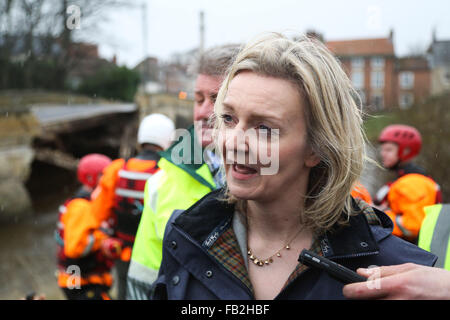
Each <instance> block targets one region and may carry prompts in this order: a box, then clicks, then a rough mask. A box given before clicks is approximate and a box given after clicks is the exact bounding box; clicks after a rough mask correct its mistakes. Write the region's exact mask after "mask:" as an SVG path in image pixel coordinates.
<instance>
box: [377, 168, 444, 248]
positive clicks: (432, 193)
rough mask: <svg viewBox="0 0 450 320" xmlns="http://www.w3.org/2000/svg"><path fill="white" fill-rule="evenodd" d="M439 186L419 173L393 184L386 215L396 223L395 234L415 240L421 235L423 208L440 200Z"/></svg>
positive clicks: (411, 174)
mask: <svg viewBox="0 0 450 320" xmlns="http://www.w3.org/2000/svg"><path fill="white" fill-rule="evenodd" d="M439 192H440V187H439V185H438V184H437V183H436V182H435V181H434V180H433V179H431V178H429V177H427V176H424V175H422V174H418V173H410V174H406V175H404V176H402V177H400V178H399V179H397V180H396V181H395V182H393V183H392V184H391V185H390V187H389V191H388V195H387V200H388V204H389V208H390V210H387V211H386V213H387V214H388V215H389V217H390V218H391V220H392V222H393V223H394V230H393V234H394V235H396V236H399V237H402V238H406V239H410V240H413V239H415V238H417V236H418V234H419V230H420V227H421V225H422V221H423V219H424V217H425V212H424V210H423V208H424V207H425V206H429V205H433V204H435V203H437V202H438V201H439V200H438V199H439V196H438V195H439Z"/></svg>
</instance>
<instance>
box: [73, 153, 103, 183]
mask: <svg viewBox="0 0 450 320" xmlns="http://www.w3.org/2000/svg"><path fill="white" fill-rule="evenodd" d="M110 163H111V159H110V158H108V157H107V156H105V155H103V154H99V153H92V154H88V155H86V156H84V157H82V158H81V160H80V162H79V163H78V172H77V173H78V180H79V181H80V182H81V183H82V184H84V185H87V186H89V187H91V188H95V187H96V186H97V183H98V178H99V176H100V174H101V173H102V172H103V169H104V168H105V167H106V166H107V165H109V164H110Z"/></svg>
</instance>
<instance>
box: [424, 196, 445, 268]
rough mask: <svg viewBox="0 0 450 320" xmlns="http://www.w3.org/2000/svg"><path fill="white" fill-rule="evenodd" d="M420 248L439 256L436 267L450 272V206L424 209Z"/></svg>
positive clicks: (440, 205) (435, 206) (439, 205)
mask: <svg viewBox="0 0 450 320" xmlns="http://www.w3.org/2000/svg"><path fill="white" fill-rule="evenodd" d="M424 211H425V213H426V217H425V219H424V221H423V223H422V227H421V229H420V235H419V243H418V245H419V247H421V248H422V249H424V250H427V251H430V252H431V253H433V254H435V255H437V256H438V260H437V262H436V265H435V266H436V267H440V268H445V269H447V270H450V204H445V205H442V204H438V205H433V206H428V207H425V208H424Z"/></svg>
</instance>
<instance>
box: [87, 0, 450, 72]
mask: <svg viewBox="0 0 450 320" xmlns="http://www.w3.org/2000/svg"><path fill="white" fill-rule="evenodd" d="M143 1H144V0H134V1H130V2H134V3H142V2H143ZM146 3H147V17H148V20H147V25H148V54H149V55H152V56H157V57H158V58H160V59H167V58H168V57H169V56H170V55H171V54H172V53H174V52H183V51H187V50H189V49H192V48H194V47H196V46H198V44H199V39H200V37H199V12H200V10H203V11H204V12H205V28H206V30H205V46H206V47H208V46H211V45H217V44H223V43H228V42H244V41H246V40H249V39H251V38H252V37H254V36H256V35H258V34H260V33H262V32H264V31H282V32H288V33H293V32H295V31H296V32H304V31H306V30H307V29H315V30H318V31H319V32H321V33H323V35H324V36H325V39H326V40H339V39H358V38H374V37H387V36H388V34H389V30H390V29H391V28H392V29H394V46H395V50H396V53H397V54H398V55H405V54H407V53H408V52H410V50H411V48H412V47H422V48H426V47H427V46H428V44H429V43H430V41H431V33H432V30H433V28H436V35H437V38H438V39H450V1H446V0H440V1H439V0H426V1H423V0H409V1H408V0H395V1H393V0H391V1H388V0H345V1H344V0H335V1H333V0H315V1H314V0H309V1H305V0H274V1H268V0H221V1H217V0H209V1H207V0H189V1H186V0H147V1H146ZM109 17H110V19H109V20H108V21H107V22H105V23H103V25H102V29H101V32H100V33H101V35H100V36H99V37H98V39H95V37H91V38H93V39H92V40H93V41H96V42H99V45H100V54H101V55H102V56H104V57H106V58H110V57H112V55H113V54H114V53H115V54H116V55H117V58H118V62H119V64H126V65H127V66H129V67H134V66H135V65H136V64H137V63H138V62H139V61H140V60H142V58H143V56H144V48H143V41H142V35H143V33H142V12H141V10H140V9H137V8H128V9H126V10H116V11H114V12H112V13H111V14H110V15H109ZM81 23H82V22H81Z"/></svg>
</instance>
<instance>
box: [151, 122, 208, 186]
mask: <svg viewBox="0 0 450 320" xmlns="http://www.w3.org/2000/svg"><path fill="white" fill-rule="evenodd" d="M197 140H198V139H197V137H196V133H195V130H194V125H192V126H190V127H189V128H188V130H187V132H186V134H184V135H181V136H180V137H179V138H178V140H177V141H176V142H174V143H173V144H172V145H171V146H170V147H169V148H168V149H166V150H164V151H161V152H160V153H159V154H160V156H161V157H162V158H164V159H166V160H167V161H169V162H170V163H172V164H174V165H175V166H177V167H179V168H180V169H182V170H184V171H186V172H187V173H188V174H189V175H191V176H192V177H193V178H194V179H196V180H197V181H199V182H200V183H202V184H204V185H205V186H207V187H208V188H210V189H211V190H214V189H215V187H214V186H213V185H212V184H211V183H209V182H208V181H207V180H206V179H205V178H204V177H202V176H201V175H200V174H198V171H197V170H199V169H200V167H201V166H203V165H205V164H206V162H205V159H204V158H203V151H204V149H203V148H202V147H201V146H200V145H199V143H198V141H197ZM173 152H175V154H177V155H178V156H180V157H181V158H182V159H183V160H184V159H185V158H186V157H188V156H189V159H188V161H183V162H182V163H179V161H174V159H172V154H173ZM184 152H189V153H188V154H186V155H185V154H184ZM186 160H187V159H186Z"/></svg>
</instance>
